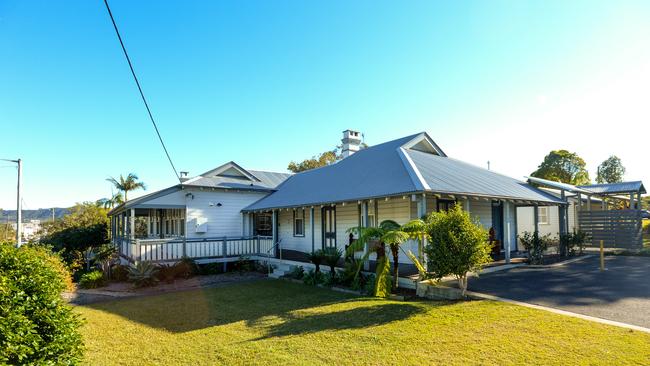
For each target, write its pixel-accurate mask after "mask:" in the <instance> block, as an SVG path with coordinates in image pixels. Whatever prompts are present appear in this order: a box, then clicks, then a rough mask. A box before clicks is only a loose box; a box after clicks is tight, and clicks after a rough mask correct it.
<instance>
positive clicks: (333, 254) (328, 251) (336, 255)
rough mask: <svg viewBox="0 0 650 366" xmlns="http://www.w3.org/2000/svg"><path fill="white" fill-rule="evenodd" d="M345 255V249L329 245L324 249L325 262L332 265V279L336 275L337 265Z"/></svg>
mask: <svg viewBox="0 0 650 366" xmlns="http://www.w3.org/2000/svg"><path fill="white" fill-rule="evenodd" d="M342 256H343V251H342V250H341V249H338V248H336V247H327V248H325V249H323V260H324V262H325V264H327V265H328V266H329V267H330V276H331V277H332V279H334V278H335V277H336V266H337V265H338V264H339V260H341V257H342Z"/></svg>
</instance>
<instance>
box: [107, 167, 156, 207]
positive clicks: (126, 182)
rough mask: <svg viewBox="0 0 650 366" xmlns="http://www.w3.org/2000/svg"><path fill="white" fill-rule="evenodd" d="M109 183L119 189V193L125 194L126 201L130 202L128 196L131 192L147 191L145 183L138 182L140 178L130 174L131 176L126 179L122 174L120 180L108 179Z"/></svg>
mask: <svg viewBox="0 0 650 366" xmlns="http://www.w3.org/2000/svg"><path fill="white" fill-rule="evenodd" d="M106 180H107V181H109V182H111V183H112V184H113V185H114V186H115V188H117V190H118V191H122V192H124V201H128V200H129V199H128V194H129V192H130V191H135V190H136V189H140V188H142V189H145V190H146V189H147V187H146V186H145V184H144V183H142V182H138V176H137V175H135V174H133V173H129V175H127V176H126V178H124V177H123V176H122V174H120V179H115V178H113V177H110V178H108V179H106Z"/></svg>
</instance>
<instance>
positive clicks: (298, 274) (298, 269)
mask: <svg viewBox="0 0 650 366" xmlns="http://www.w3.org/2000/svg"><path fill="white" fill-rule="evenodd" d="M304 276H305V269H304V268H303V267H302V266H294V267H291V271H289V273H287V277H289V278H293V279H295V280H301V279H302V278H303V277H304Z"/></svg>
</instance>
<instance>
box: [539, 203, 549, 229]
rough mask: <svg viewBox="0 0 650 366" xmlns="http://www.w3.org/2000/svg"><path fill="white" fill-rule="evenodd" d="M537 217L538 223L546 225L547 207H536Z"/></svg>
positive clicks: (547, 221) (547, 222)
mask: <svg viewBox="0 0 650 366" xmlns="http://www.w3.org/2000/svg"><path fill="white" fill-rule="evenodd" d="M537 219H538V220H539V224H540V225H548V224H549V219H548V207H538V208H537Z"/></svg>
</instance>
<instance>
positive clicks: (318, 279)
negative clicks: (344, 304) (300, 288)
mask: <svg viewBox="0 0 650 366" xmlns="http://www.w3.org/2000/svg"><path fill="white" fill-rule="evenodd" d="M324 280H325V276H324V275H323V274H322V273H321V272H316V271H314V270H313V269H310V270H309V272H307V273H305V275H304V276H303V278H302V281H303V282H304V283H305V285H310V286H316V285H320V284H322V283H323V281H324Z"/></svg>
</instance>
